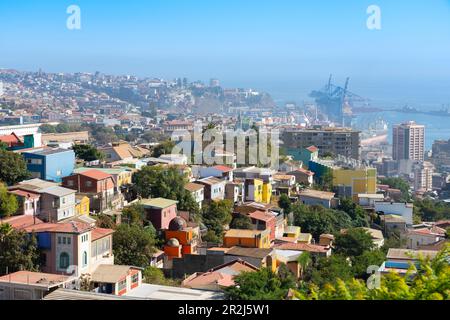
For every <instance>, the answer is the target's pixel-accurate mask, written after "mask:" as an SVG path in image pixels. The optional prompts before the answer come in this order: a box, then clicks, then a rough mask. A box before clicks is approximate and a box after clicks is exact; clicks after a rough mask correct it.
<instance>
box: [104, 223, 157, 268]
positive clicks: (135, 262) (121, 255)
mask: <svg viewBox="0 0 450 320" xmlns="http://www.w3.org/2000/svg"><path fill="white" fill-rule="evenodd" d="M154 245H155V230H154V229H153V228H148V227H147V228H144V227H142V226H139V225H136V224H133V225H128V224H121V225H120V226H118V227H117V229H116V231H115V232H114V235H113V251H114V256H115V263H116V264H119V265H132V266H137V267H141V268H146V267H148V266H149V265H150V261H151V258H152V255H153V253H154V252H155V246H154Z"/></svg>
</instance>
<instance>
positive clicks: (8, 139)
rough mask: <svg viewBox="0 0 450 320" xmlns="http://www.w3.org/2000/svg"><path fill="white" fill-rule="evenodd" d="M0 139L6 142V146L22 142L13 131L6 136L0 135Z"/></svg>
mask: <svg viewBox="0 0 450 320" xmlns="http://www.w3.org/2000/svg"><path fill="white" fill-rule="evenodd" d="M0 141H1V142H4V143H6V144H7V145H8V147H12V146H14V145H17V144H21V143H22V141H21V140H20V138H19V137H18V136H17V135H16V134H15V133H12V134H10V135H6V136H0Z"/></svg>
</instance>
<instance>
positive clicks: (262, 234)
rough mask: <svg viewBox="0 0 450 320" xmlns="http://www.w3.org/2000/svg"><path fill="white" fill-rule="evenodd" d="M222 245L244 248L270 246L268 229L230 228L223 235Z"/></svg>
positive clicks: (266, 247) (265, 247) (264, 247)
mask: <svg viewBox="0 0 450 320" xmlns="http://www.w3.org/2000/svg"><path fill="white" fill-rule="evenodd" d="M223 246H224V247H225V248H232V247H235V246H238V247H245V248H260V249H268V248H270V229H266V230H238V229H231V230H229V231H228V232H227V233H226V234H225V236H224V237H223Z"/></svg>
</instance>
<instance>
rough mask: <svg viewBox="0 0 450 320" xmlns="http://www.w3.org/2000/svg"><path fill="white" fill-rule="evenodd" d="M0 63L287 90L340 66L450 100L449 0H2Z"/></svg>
mask: <svg viewBox="0 0 450 320" xmlns="http://www.w3.org/2000/svg"><path fill="white" fill-rule="evenodd" d="M70 5H78V6H79V7H80V9H81V30H69V29H68V28H67V27H66V21H67V18H68V17H69V14H67V12H66V10H67V8H68V7H69V6H70ZM370 5H377V6H379V7H380V9H381V30H369V29H368V28H367V26H366V21H367V19H368V17H369V15H368V14H367V12H366V11H367V8H368V7H369V6H370ZM0 68H15V69H19V70H30V71H33V70H38V69H39V68H42V70H44V71H50V72H78V71H81V72H95V71H100V72H103V73H110V74H134V75H138V76H142V77H162V78H168V79H172V78H175V77H187V78H189V79H190V80H203V81H208V80H209V79H210V78H219V79H221V80H222V83H223V84H224V85H225V86H243V87H254V88H261V89H264V90H267V91H271V92H272V93H273V94H274V95H275V96H276V97H279V98H280V99H281V97H283V98H286V99H287V97H288V96H289V95H292V96H293V98H301V97H303V96H305V95H307V93H308V92H309V91H311V90H313V89H317V86H321V85H323V84H325V83H326V82H327V80H328V77H329V74H331V73H332V74H334V76H335V79H336V81H337V82H338V84H343V83H344V82H345V78H346V77H350V78H351V89H352V91H356V92H357V93H359V94H361V95H364V96H369V97H371V98H378V99H380V100H383V99H385V100H389V99H391V101H394V100H395V101H397V100H398V101H402V102H403V101H405V102H408V101H409V102H411V101H413V102H414V101H416V102H419V101H423V102H429V101H432V102H433V103H436V104H438V103H450V1H449V0H421V1H417V0H409V1H405V0H395V1H393V0H371V1H366V0H345V1H336V0H308V1H306V0H126V1H118V0H114V1H111V0H110V1H107V0H71V1H65V0H58V1H54V0H39V1H36V0H2V1H1V2H0Z"/></svg>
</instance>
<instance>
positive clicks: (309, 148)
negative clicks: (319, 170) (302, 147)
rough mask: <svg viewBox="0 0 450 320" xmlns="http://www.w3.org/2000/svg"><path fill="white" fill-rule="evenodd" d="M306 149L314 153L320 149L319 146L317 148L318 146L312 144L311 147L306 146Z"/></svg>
mask: <svg viewBox="0 0 450 320" xmlns="http://www.w3.org/2000/svg"><path fill="white" fill-rule="evenodd" d="M306 150H308V151H309V152H312V153H314V152H317V151H319V148H317V147H316V146H310V147H308V148H306Z"/></svg>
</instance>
